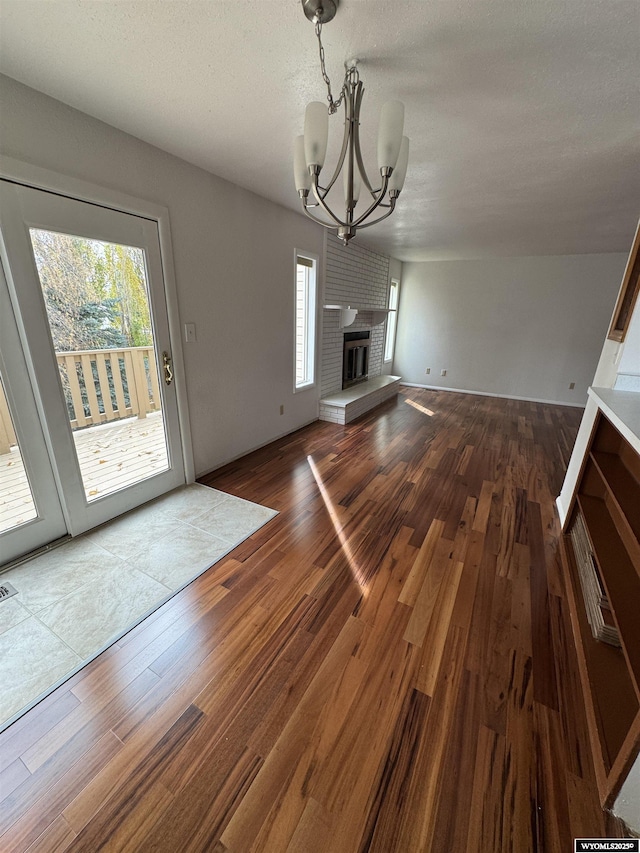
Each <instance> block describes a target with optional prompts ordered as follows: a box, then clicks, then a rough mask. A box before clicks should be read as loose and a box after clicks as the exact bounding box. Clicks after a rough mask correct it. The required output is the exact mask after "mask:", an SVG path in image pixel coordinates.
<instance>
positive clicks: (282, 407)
mask: <svg viewBox="0 0 640 853" xmlns="http://www.w3.org/2000/svg"><path fill="white" fill-rule="evenodd" d="M280 414H281V415H284V403H282V404H281V406H280Z"/></svg>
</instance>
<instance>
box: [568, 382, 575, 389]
mask: <svg viewBox="0 0 640 853" xmlns="http://www.w3.org/2000/svg"><path fill="white" fill-rule="evenodd" d="M575 387H576V383H575V382H570V383H569V391H573V389H574V388H575Z"/></svg>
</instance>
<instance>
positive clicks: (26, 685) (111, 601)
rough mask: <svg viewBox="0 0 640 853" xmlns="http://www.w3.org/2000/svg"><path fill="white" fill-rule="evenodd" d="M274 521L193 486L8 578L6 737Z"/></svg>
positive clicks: (256, 508) (3, 640)
mask: <svg viewBox="0 0 640 853" xmlns="http://www.w3.org/2000/svg"><path fill="white" fill-rule="evenodd" d="M275 515H276V511H275V510H272V509H269V508H268V507H264V506H260V505H258V504H254V503H251V502H250V501H245V500H242V499H241V498H236V497H234V496H233V495H228V494H225V493H224V492H219V491H217V490H216V489H211V488H208V487H207V486H201V485H199V484H198V483H194V484H192V485H189V486H184V487H183V488H181V489H177V490H176V491H174V492H171V493H170V494H168V495H165V496H163V497H162V498H159V499H158V500H156V501H153V502H152V503H149V504H147V505H145V506H143V507H140V508H139V509H137V510H134V511H133V512H130V513H127V514H126V515H124V516H122V517H120V518H117V519H115V521H111V522H109V523H108V524H105V525H103V526H102V527H100V528H97V529H96V530H93V531H91V532H90V533H88V534H85V535H84V536H81V537H79V538H78V539H74V540H72V541H69V542H65V543H64V544H63V545H61V546H59V547H58V548H54V549H52V550H51V551H49V552H47V553H45V554H42V555H40V556H38V557H34V558H33V559H31V560H29V561H27V562H25V563H23V564H21V565H19V566H17V567H16V568H13V569H9V570H8V571H6V572H4V573H3V574H2V575H0V580H1V581H2V582H3V583H4V582H7V581H8V582H9V583H10V584H11V585H12V586H13V587H15V588H16V589H17V590H18V594H17V595H15V596H13V597H12V598H8V599H5V600H4V601H1V602H0V671H1V672H2V679H1V683H2V688H1V690H0V729H1V728H3V727H4V726H5V725H6V724H7V723H8V722H9V721H10V720H11V719H12V718H14V717H15V716H16V715H18V714H20V713H23V712H24V711H25V710H27V708H29V707H31V706H32V705H33V704H35V702H36V701H38V700H39V699H40V698H42V696H43V695H45V694H46V693H48V692H49V691H50V690H51V689H53V687H54V686H56V685H57V684H59V683H60V681H62V680H64V679H65V678H66V677H68V676H69V675H71V674H72V673H73V672H75V671H77V670H78V669H79V668H80V667H81V666H83V665H84V664H85V663H87V662H88V661H89V660H91V659H92V658H94V657H95V656H96V655H97V654H99V653H100V652H101V651H102V650H103V649H105V648H106V647H108V646H109V645H110V644H111V643H113V642H115V641H116V640H117V639H118V638H119V637H121V636H122V635H123V634H124V633H126V631H127V630H129V629H130V628H132V627H133V626H134V625H135V624H137V623H138V622H139V621H140V620H141V619H143V618H144V617H145V616H146V615H148V614H149V613H150V612H151V611H153V610H155V609H156V608H157V607H158V606H159V605H160V604H162V603H163V602H164V601H166V600H167V599H168V598H170V597H171V596H172V595H173V594H174V593H175V592H177V591H178V590H179V589H182V587H184V586H186V585H187V584H188V583H189V582H190V581H192V580H193V579H194V578H195V577H197V576H198V575H199V574H201V573H202V572H203V571H205V569H207V568H209V566H211V565H213V563H215V562H216V561H217V560H219V559H220V558H221V557H223V556H224V555H225V554H227V553H229V551H231V550H232V549H233V548H235V546H236V545H238V544H239V543H240V542H242V541H243V540H244V539H246V538H247V537H248V536H250V535H251V534H252V533H254V532H255V531H256V530H258V529H259V528H260V527H262V525H263V524H265V523H266V522H267V521H269V520H270V519H271V518H273V517H274V516H275Z"/></svg>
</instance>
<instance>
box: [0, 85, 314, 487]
mask: <svg viewBox="0 0 640 853" xmlns="http://www.w3.org/2000/svg"><path fill="white" fill-rule="evenodd" d="M0 113H1V115H2V122H1V130H0V152H1V153H2V154H4V155H7V156H11V157H14V158H16V159H19V160H23V161H26V162H29V163H32V164H35V165H37V166H40V167H43V168H46V169H50V170H53V171H57V172H60V173H62V174H66V175H70V176H73V177H75V178H79V179H82V180H86V181H90V182H92V183H94V184H98V185H101V186H104V187H107V188H109V189H113V190H119V191H121V192H125V193H127V194H129V195H132V196H136V197H139V198H141V199H146V200H149V201H153V202H156V203H158V204H161V205H163V206H165V207H167V208H168V209H169V215H170V218H171V231H172V240H173V253H174V261H175V273H176V280H177V290H178V302H179V310H180V318H181V322H182V323H185V322H194V323H195V324H196V329H197V342H196V343H192V344H184V357H185V370H186V377H187V395H188V399H189V413H190V418H191V429H192V438H193V449H194V457H195V468H196V472H197V473H198V474H201V473H204V472H206V471H209V470H211V469H213V468H216V467H218V466H219V465H221V464H224V463H225V462H227V461H229V460H230V459H233V458H235V457H237V456H239V455H241V454H243V453H245V452H247V451H249V450H251V449H253V448H255V447H257V446H259V445H262V444H265V443H267V442H268V441H270V440H272V439H273V438H275V437H277V436H279V435H282V434H285V433H287V432H291V431H292V430H294V429H296V428H297V427H299V426H302V425H303V424H305V423H308V422H310V421H312V420H314V419H315V418H316V417H317V412H318V397H319V392H318V388H317V387H316V388H313V389H311V390H309V391H305V392H302V393H298V394H295V395H294V394H293V369H294V368H293V310H294V282H293V278H294V249H295V248H298V249H302V250H305V251H308V252H312V253H314V254H316V255H318V256H321V255H322V247H323V229H322V228H321V227H320V226H317V225H314V224H313V223H312V222H310V221H309V220H308V219H306V218H305V217H304V216H302V215H299V214H296V213H292V212H290V211H288V210H286V209H284V208H283V207H280V206H278V205H275V204H272V203H271V202H269V201H266V200H265V199H263V198H260V197H259V196H256V195H253V194H252V193H250V192H247V191H246V190H243V189H241V188H239V187H237V186H235V185H234V184H230V183H228V182H227V181H224V180H222V179H220V178H218V177H216V176H214V175H211V174H209V173H208V172H205V171H202V170H201V169H198V168H196V167H195V166H191V165H190V164H188V163H185V162H184V161H182V160H179V159H178V158H176V157H173V156H172V155H170V154H166V153H165V152H163V151H160V150H159V149H157V148H154V147H153V146H150V145H148V144H147V143H144V142H141V141H140V140H138V139H135V138H134V137H132V136H129V135H127V134H125V133H122V132H121V131H119V130H116V129H115V128H113V127H110V126H109V125H106V124H104V123H102V122H100V121H97V120H96V119H93V118H91V117H89V116H87V115H85V114H83V113H80V112H78V111H77V110H74V109H71V108H70V107H67V106H65V105H64V104H61V103H60V102H58V101H55V100H53V99H51V98H49V97H47V96H45V95H42V94H40V93H38V92H35V91H34V90H32V89H29V88H27V87H25V86H22V85H21V84H19V83H16V82H15V81H13V80H11V79H9V78H7V77H2V76H0ZM291 187H292V192H293V191H294V188H293V179H292V184H291ZM320 274H321V275H322V271H321V272H320ZM240 341H242V342H243V343H242V345H241V346H238V343H239V342H240ZM280 404H284V407H285V414H284V415H283V416H281V415H280V414H279V407H280Z"/></svg>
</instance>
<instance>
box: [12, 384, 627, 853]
mask: <svg viewBox="0 0 640 853" xmlns="http://www.w3.org/2000/svg"><path fill="white" fill-rule="evenodd" d="M580 415H581V411H580V410H578V409H570V408H563V407H556V406H548V405H541V404H535V403H525V402H518V401H513V400H500V399H495V398H488V397H474V396H468V395H461V394H454V393H448V392H432V391H422V390H418V389H408V388H405V389H403V391H402V393H401V394H400V395H399V396H398V398H397V401H393V402H389V403H387V404H385V405H384V406H382V407H381V408H379V409H377V410H376V411H374V412H372V413H370V414H369V415H367V416H365V417H363V418H361V419H360V420H359V421H358V422H356V423H354V424H351V425H349V426H347V427H340V426H336V425H332V424H327V423H316V424H314V425H312V426H310V427H308V428H305V429H303V430H301V431H299V432H297V433H295V434H294V435H292V436H289V437H287V438H285V439H282V440H280V441H278V442H275V443H274V444H272V445H270V446H269V447H267V448H264V449H263V450H260V451H258V452H256V453H253V454H251V455H250V456H247V457H245V458H243V459H241V460H239V461H238V462H235V463H233V464H231V465H229V466H227V467H226V468H224V469H222V470H221V471H218V472H216V473H215V474H212V475H210V476H208V477H205V478H204V480H203V482H205V483H207V484H209V485H211V486H214V487H216V488H218V489H223V490H226V491H229V492H231V493H233V494H235V495H239V496H240V497H243V498H247V499H249V500H252V501H257V502H260V503H264V504H266V505H268V506H271V507H273V508H275V509H278V510H279V511H280V514H279V515H278V516H277V518H275V519H274V520H273V521H271V522H269V523H268V524H267V525H266V526H265V527H264V528H262V529H261V530H260V531H258V532H257V533H256V534H255V535H254V536H252V537H251V538H250V539H249V540H247V541H246V542H245V543H243V544H242V545H241V546H239V547H238V548H236V549H235V551H233V552H232V553H231V554H230V555H229V556H228V557H227V558H226V559H224V560H223V561H221V562H220V563H218V564H216V565H215V566H214V567H213V568H212V569H210V570H209V571H208V572H206V573H205V574H204V575H202V576H201V577H200V578H199V579H198V580H196V581H195V582H194V583H193V584H191V585H190V586H189V587H187V588H186V589H185V590H183V591H182V592H181V593H179V594H178V595H177V596H175V598H173V599H172V600H171V601H170V602H169V603H167V604H166V605H164V606H163V607H162V608H161V609H160V610H158V611H157V612H156V613H155V614H153V616H151V617H150V618H148V619H147V620H145V622H143V623H142V624H141V625H139V626H138V627H137V628H135V629H134V630H133V631H131V632H130V633H129V634H127V635H126V636H125V637H124V638H123V639H122V640H121V641H120V642H119V643H117V644H116V645H115V646H113V647H112V648H111V649H109V650H108V651H107V652H105V653H104V654H103V655H101V656H100V657H99V658H98V659H96V660H95V661H94V662H93V663H92V664H91V665H89V666H88V667H86V668H85V669H84V670H83V671H82V672H81V673H78V674H77V675H76V676H74V677H73V678H72V679H70V680H69V681H68V682H67V683H65V684H64V685H62V686H61V687H60V688H59V689H58V690H56V691H55V692H54V693H53V694H51V695H50V696H49V697H48V698H47V699H45V700H44V701H43V702H41V703H40V704H39V705H38V706H37V707H36V708H34V709H33V710H32V711H30V712H29V713H28V714H27V715H25V716H24V717H23V718H22V719H20V720H19V721H18V722H17V723H15V724H14V725H13V726H11V727H10V728H9V729H8V730H6V731H5V732H4V733H3V734H2V735H0V792H1V793H0V797H2V801H1V804H0V832H2V833H4V834H3V835H2V837H1V838H0V848H1V849H2V850H3V851H5V853H9V851H24V850H29V851H36V850H37V851H62V850H68V851H90V853H95V851H100V850H109V851H132V852H133V851H135V853H143V851H145V852H146V851H167V853H182V851H210V853H224V851H230V853H249V851H269V853H365V851H376V853H419V851H424V853H427V851H434V853H435V851H438V853H439V851H452V853H464V851H467V850H468V851H482V853H502V851H505V853H506V851H513V853H526V851H536V853H538V851H543V853H555V852H556V851H557V853H561V851H562V853H566V851H569V850H572V849H573V844H572V838H573V837H574V836H607V835H614V834H622V832H621V827H619V826H618V824H617V821H615V819H613V818H612V817H611V816H610V815H607V814H603V812H602V810H601V809H600V807H599V804H598V798H597V794H596V786H595V779H594V774H593V767H592V763H591V759H590V755H589V749H588V740H587V730H586V721H585V714H584V710H583V707H582V700H581V694H580V688H579V682H578V673H577V666H576V661H575V655H574V651H573V640H572V635H571V627H570V623H569V615H568V611H567V603H566V600H565V594H564V582H563V578H562V569H561V564H560V558H559V553H558V538H559V532H560V531H559V526H558V521H557V516H556V513H555V506H554V499H555V496H556V495H557V494H558V492H559V490H560V486H561V483H562V479H563V476H564V471H565V467H566V464H567V461H568V458H569V454H570V451H571V447H572V444H573V441H574V437H575V434H576V431H577V427H578V423H579V419H580ZM213 428H214V427H212V429H213Z"/></svg>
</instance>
